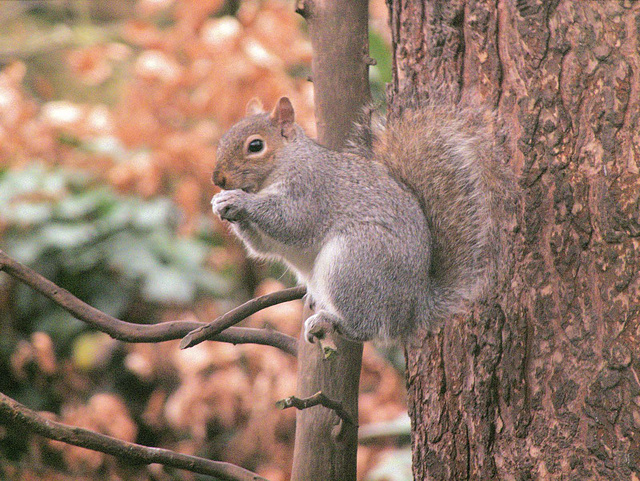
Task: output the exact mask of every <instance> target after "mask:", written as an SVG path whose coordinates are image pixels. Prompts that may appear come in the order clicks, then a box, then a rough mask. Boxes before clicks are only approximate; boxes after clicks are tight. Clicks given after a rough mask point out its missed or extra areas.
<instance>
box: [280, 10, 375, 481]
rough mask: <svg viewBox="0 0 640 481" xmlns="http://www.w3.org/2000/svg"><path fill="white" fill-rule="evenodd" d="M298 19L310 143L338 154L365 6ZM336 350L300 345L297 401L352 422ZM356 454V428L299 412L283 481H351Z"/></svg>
mask: <svg viewBox="0 0 640 481" xmlns="http://www.w3.org/2000/svg"><path fill="white" fill-rule="evenodd" d="M298 12H299V13H300V14H301V15H302V16H303V17H305V19H306V20H307V23H308V25H309V34H310V36H311V44H312V47H313V62H312V80H313V86H314V95H315V107H316V108H315V111H316V122H317V126H318V142H320V143H321V144H323V145H324V146H326V147H328V148H331V149H334V150H339V149H340V148H342V147H343V146H344V143H345V141H346V139H347V136H348V135H349V132H350V130H351V126H352V125H353V122H354V120H355V116H356V115H357V113H358V112H359V111H360V110H361V108H362V107H363V105H364V104H365V103H367V102H368V101H369V100H370V98H371V97H370V90H369V75H368V72H369V69H368V64H367V62H366V58H367V54H368V51H369V50H368V49H369V43H368V30H367V25H368V9H367V1H366V0H349V1H344V0H304V1H299V2H298ZM308 314H309V312H308V311H306V312H305V319H306V317H307V315H308ZM336 344H337V348H338V353H337V355H335V356H333V357H332V358H331V359H324V357H323V355H322V350H321V349H320V347H319V346H318V344H313V345H311V344H309V343H307V342H306V340H305V339H304V336H302V337H301V339H300V349H299V352H298V395H299V396H300V397H308V396H311V395H313V394H315V393H316V392H318V391H322V392H323V393H324V394H325V395H327V396H328V397H330V398H331V399H333V400H335V401H339V402H341V403H342V405H343V407H344V408H345V410H346V411H347V412H348V413H349V414H350V416H351V417H352V419H354V420H355V421H356V422H357V419H358V385H359V381H360V366H361V364H362V344H360V343H356V342H350V341H347V340H346V339H344V338H338V339H336ZM357 447H358V428H357V425H356V424H351V423H346V422H342V421H340V419H339V418H338V416H337V415H336V414H335V412H333V411H330V410H329V409H327V408H325V407H322V406H316V407H313V408H310V409H307V410H304V411H300V412H299V413H298V416H297V418H296V439H295V452H294V457H293V468H292V475H291V481H313V480H322V481H355V479H356V456H357Z"/></svg>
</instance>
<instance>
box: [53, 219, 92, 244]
mask: <svg viewBox="0 0 640 481" xmlns="http://www.w3.org/2000/svg"><path fill="white" fill-rule="evenodd" d="M95 235H96V229H95V227H94V226H93V225H91V224H87V223H84V224H60V223H56V224H49V225H47V226H45V227H43V229H42V236H43V239H44V242H45V243H46V244H48V245H49V246H51V247H55V248H57V249H62V250H64V249H71V248H73V247H79V246H81V245H83V244H85V243H87V242H89V241H91V240H92V239H93V238H94V237H95Z"/></svg>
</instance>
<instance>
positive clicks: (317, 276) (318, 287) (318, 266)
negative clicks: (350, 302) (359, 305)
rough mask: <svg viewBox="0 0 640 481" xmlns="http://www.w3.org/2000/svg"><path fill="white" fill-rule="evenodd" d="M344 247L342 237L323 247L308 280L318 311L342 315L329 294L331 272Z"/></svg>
mask: <svg viewBox="0 0 640 481" xmlns="http://www.w3.org/2000/svg"><path fill="white" fill-rule="evenodd" d="M343 247H344V245H343V242H342V239H340V238H339V237H335V238H333V239H331V240H330V241H329V242H327V243H326V244H325V245H324V246H323V247H322V249H321V250H320V252H319V253H318V255H317V257H316V260H315V263H314V266H313V271H312V272H311V277H310V278H309V280H308V281H307V289H308V291H309V294H310V295H311V297H312V299H313V300H314V301H315V303H316V312H317V311H318V310H320V309H325V310H327V311H329V312H331V313H332V314H335V315H337V316H339V315H340V314H339V313H338V312H337V310H336V308H335V306H334V304H333V300H332V298H331V296H330V294H329V292H330V291H329V286H330V285H331V273H332V271H334V270H335V268H337V266H338V263H339V262H340V255H341V253H342V252H343Z"/></svg>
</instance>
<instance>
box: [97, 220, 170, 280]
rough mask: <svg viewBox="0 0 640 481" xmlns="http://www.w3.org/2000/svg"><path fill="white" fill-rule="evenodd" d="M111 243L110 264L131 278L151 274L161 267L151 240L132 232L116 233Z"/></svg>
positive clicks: (109, 250) (108, 253)
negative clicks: (150, 242) (150, 243)
mask: <svg viewBox="0 0 640 481" xmlns="http://www.w3.org/2000/svg"><path fill="white" fill-rule="evenodd" d="M109 245H110V249H108V251H107V255H108V256H109V260H108V263H109V265H110V266H111V267H113V268H114V269H116V270H118V271H119V272H121V273H122V274H124V275H125V276H127V277H128V278H130V279H138V278H140V277H141V276H147V275H151V274H152V273H153V272H155V271H156V270H157V269H158V268H159V267H160V261H159V260H158V258H157V256H156V255H155V254H154V252H153V250H152V248H151V246H150V245H149V242H148V241H147V240H145V239H143V238H140V237H138V236H136V235H133V234H132V233H130V232H121V233H119V234H117V235H115V236H114V237H113V239H111V240H110V241H109Z"/></svg>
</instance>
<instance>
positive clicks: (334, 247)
mask: <svg viewBox="0 0 640 481" xmlns="http://www.w3.org/2000/svg"><path fill="white" fill-rule="evenodd" d="M247 114H248V116H247V117H246V118H244V119H243V120H241V121H239V122H238V123H237V124H235V125H234V126H233V127H232V128H231V129H230V130H229V131H228V132H227V133H226V134H224V136H223V137H222V139H221V140H220V142H219V145H218V150H217V163H216V167H215V170H214V172H213V176H212V180H213V182H214V183H215V184H216V185H217V186H218V187H220V188H221V189H223V190H222V191H221V192H219V193H218V194H216V195H215V196H214V197H213V199H212V201H211V203H212V207H213V211H214V212H215V213H216V214H218V215H219V216H220V218H222V219H223V220H227V221H229V222H230V223H231V225H232V228H233V231H234V232H235V234H236V235H237V236H238V237H240V239H242V241H243V243H244V244H245V245H246V247H247V249H248V251H249V253H250V254H251V255H253V256H256V257H259V258H263V259H279V260H282V261H284V262H285V263H286V264H287V265H288V266H289V267H291V268H292V269H293V270H294V271H295V273H296V274H297V276H298V278H299V280H300V281H301V282H304V283H305V284H306V286H307V292H308V294H309V296H310V297H311V299H312V302H313V304H314V309H315V314H313V315H312V316H310V317H309V318H308V319H307V320H306V322H305V327H304V328H305V336H306V339H307V340H308V341H310V342H314V341H315V340H317V339H319V338H322V337H323V336H324V335H326V334H327V332H328V330H331V329H333V330H335V331H337V332H338V333H340V334H342V335H344V336H346V337H347V338H349V339H352V340H355V341H366V340H370V339H373V338H382V339H401V340H407V339H408V338H409V336H410V335H411V334H412V333H414V332H415V330H416V329H417V328H418V327H421V326H422V327H425V328H427V329H434V328H436V327H438V326H439V325H441V324H442V322H443V321H444V320H445V319H447V318H448V317H450V316H452V315H454V314H456V313H458V312H460V311H461V310H462V309H463V308H464V306H465V304H466V303H467V302H469V301H473V300H475V299H477V298H478V296H480V295H481V294H482V293H483V292H484V289H485V287H486V285H487V284H488V281H489V279H490V278H491V276H492V271H493V270H495V266H496V264H497V258H498V257H499V252H498V251H499V247H498V244H499V242H498V241H497V230H498V229H497V224H498V217H499V215H500V214H499V209H496V206H497V205H498V204H499V202H498V201H497V199H498V198H499V197H500V196H507V194H508V192H510V191H511V190H512V189H513V186H512V184H513V182H512V180H511V177H510V174H509V173H508V171H507V169H506V168H505V167H504V165H503V164H502V162H501V161H500V159H499V157H500V155H498V154H497V152H498V149H497V148H496V140H495V137H496V136H495V134H494V133H493V132H492V130H491V124H492V120H491V118H489V117H490V116H491V114H490V113H487V111H483V110H481V109H466V110H465V109H462V108H453V107H447V106H444V105H438V104H435V103H427V104H425V105H420V106H417V107H415V108H412V109H407V111H405V112H404V113H403V115H402V116H401V117H399V118H397V119H395V120H393V121H390V122H389V123H388V125H386V126H384V125H376V123H375V122H364V123H363V124H361V125H359V126H357V127H356V128H354V131H355V134H354V136H353V138H352V139H351V141H350V143H349V146H348V147H347V148H345V150H344V151H342V152H335V151H332V150H328V149H326V148H324V147H322V146H321V145H319V144H317V143H316V142H314V141H313V140H311V139H310V138H309V137H307V136H306V135H305V133H304V132H303V130H302V128H301V127H300V126H298V125H297V124H296V123H295V114H294V109H293V107H292V105H291V102H290V101H289V99H288V98H286V97H282V98H280V100H279V101H278V103H277V104H276V106H275V108H274V109H273V111H272V112H270V113H268V112H264V111H263V109H262V105H261V104H260V102H259V101H257V100H256V99H254V100H252V101H251V102H249V105H248V106H247ZM372 123H373V124H374V125H370V124H372Z"/></svg>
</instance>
